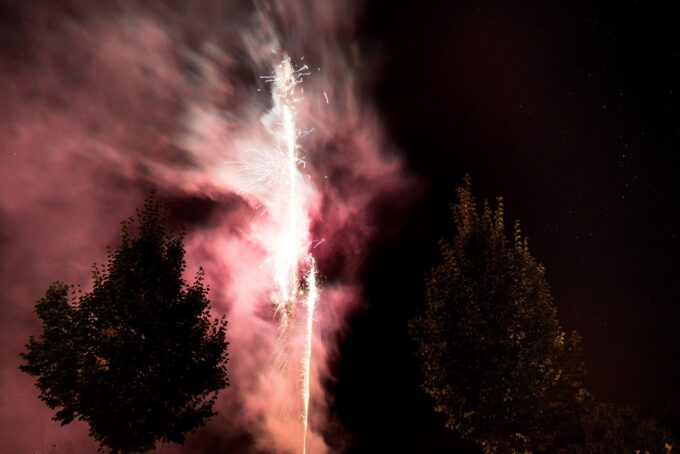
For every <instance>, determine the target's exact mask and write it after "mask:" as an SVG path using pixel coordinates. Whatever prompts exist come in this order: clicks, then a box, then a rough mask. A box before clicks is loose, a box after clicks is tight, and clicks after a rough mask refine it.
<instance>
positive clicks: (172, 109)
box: [0, 0, 415, 454]
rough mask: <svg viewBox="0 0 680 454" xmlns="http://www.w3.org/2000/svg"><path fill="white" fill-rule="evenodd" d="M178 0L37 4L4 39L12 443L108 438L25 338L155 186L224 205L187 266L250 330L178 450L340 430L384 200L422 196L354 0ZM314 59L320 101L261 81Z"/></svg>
mask: <svg viewBox="0 0 680 454" xmlns="http://www.w3.org/2000/svg"><path fill="white" fill-rule="evenodd" d="M180 3H181V5H182V6H181V8H180V7H179V6H177V7H175V8H172V7H170V6H168V5H169V4H170V3H163V5H164V6H161V4H157V3H156V2H151V3H149V5H145V4H142V3H140V2H134V1H129V2H128V1H124V0H121V1H117V2H96V1H87V0H63V1H60V2H42V3H40V4H34V3H31V4H30V5H29V6H25V7H24V6H22V5H24V3H22V2H18V3H16V5H17V6H16V9H17V11H18V12H17V14H18V15H19V16H20V17H18V18H17V19H16V21H15V22H16V23H19V24H24V25H22V27H24V28H23V29H21V30H18V31H17V30H12V29H10V30H2V31H0V33H5V34H7V33H12V34H15V35H16V36H13V39H10V40H7V41H3V42H8V43H10V44H9V45H8V46H5V47H4V48H3V49H1V50H0V51H2V52H5V53H6V55H3V58H0V96H2V99H3V102H2V103H0V122H2V124H1V125H0V142H1V143H2V144H3V156H2V159H3V164H2V165H0V248H2V254H0V256H1V257H2V259H1V260H2V262H1V263H0V265H2V266H1V268H0V300H1V301H2V304H1V305H0V311H1V313H0V324H1V325H0V333H2V334H1V336H2V339H1V342H0V345H1V347H0V348H1V349H2V351H1V355H2V356H1V360H2V364H3V366H4V367H3V368H2V370H1V372H2V375H1V378H0V380H1V383H0V385H1V386H2V389H3V399H0V452H50V450H51V449H52V444H56V445H57V449H56V451H55V452H69V453H74V454H80V453H88V452H93V450H94V445H93V442H92V441H91V440H89V438H88V437H87V430H86V427H84V425H83V424H79V423H74V424H70V425H68V426H65V427H60V426H59V425H58V424H56V423H54V422H52V421H50V418H51V416H52V414H51V412H50V411H49V410H48V409H47V408H46V407H45V406H44V404H42V403H41V402H40V401H38V399H37V391H36V390H35V388H34V387H33V383H32V381H31V379H30V377H28V376H24V375H22V374H20V372H19V371H18V369H17V366H18V361H19V359H18V352H19V351H20V350H21V349H22V345H23V344H24V343H25V342H26V340H27V339H28V336H29V334H35V333H37V330H38V329H39V323H38V321H37V320H36V318H35V315H34V314H33V313H32V309H33V304H34V303H35V301H36V300H37V299H39V298H40V297H41V296H42V295H43V293H44V291H45V290H46V289H47V287H48V285H49V283H50V282H51V281H53V280H57V279H59V280H63V281H66V282H70V283H82V284H85V283H86V282H88V280H89V270H90V266H91V264H92V263H93V262H95V261H98V262H100V263H101V262H103V261H105V259H106V258H105V250H104V246H105V245H106V244H111V245H115V241H116V238H117V234H118V233H117V230H118V226H119V224H118V223H119V221H120V220H121V219H123V218H124V217H126V216H128V215H129V214H130V213H132V212H133V211H134V208H135V207H137V206H139V205H140V204H141V203H142V201H143V199H144V197H145V195H146V193H147V191H148V189H149V188H151V187H155V188H158V190H159V195H160V196H161V197H164V198H166V199H167V200H169V201H177V204H178V205H179V206H180V208H181V209H180V211H182V209H184V210H185V211H186V206H185V205H187V204H188V203H189V202H190V201H192V200H198V201H200V202H201V203H202V205H199V206H200V207H204V206H208V207H210V208H209V209H206V210H204V211H201V212H200V215H194V216H193V217H190V219H189V224H188V225H187V235H186V239H185V245H186V249H187V261H188V267H187V270H188V272H189V273H192V272H193V271H195V270H196V269H197V268H198V266H204V267H205V269H206V273H207V275H206V279H207V281H208V283H209V284H210V288H211V291H210V298H211V300H212V301H213V307H214V310H215V312H216V313H218V314H220V313H224V314H226V315H227V318H228V320H229V330H228V338H229V339H228V340H229V341H230V342H231V345H230V356H231V361H230V362H229V367H228V369H229V376H230V381H231V387H230V388H228V389H226V390H225V391H224V392H222V393H221V394H220V396H219V399H218V402H217V410H218V411H219V412H220V414H219V415H218V416H216V417H215V418H213V419H212V420H211V421H210V422H209V424H208V426H207V427H205V428H203V429H201V430H199V431H197V432H196V433H195V434H193V435H191V436H190V437H188V439H187V441H186V446H185V447H178V446H163V447H162V452H173V453H174V452H198V453H200V452H243V453H248V452H281V453H288V452H299V451H300V450H301V444H302V442H301V440H303V438H304V437H305V436H306V439H304V446H306V450H307V452H308V453H310V454H322V453H324V452H328V451H329V450H331V449H332V447H337V446H339V444H340V443H341V440H340V438H341V437H338V436H337V432H338V430H339V429H338V427H337V424H336V423H335V422H334V421H333V418H332V415H329V414H328V406H329V404H330V401H329V399H330V397H329V396H328V395H327V393H326V392H325V386H324V383H325V382H326V381H327V380H332V375H331V371H330V368H329V367H330V366H329V365H330V362H331V361H332V360H334V359H335V356H336V354H337V351H336V345H335V342H336V339H337V335H338V334H339V333H342V331H343V329H344V328H345V327H344V323H345V320H346V318H347V315H348V314H349V313H350V312H351V311H352V310H353V309H354V308H355V307H357V306H358V305H360V304H362V295H361V285H360V282H359V273H360V271H361V267H362V264H363V262H364V260H365V254H366V250H367V248H368V245H369V241H370V240H371V239H373V238H375V237H376V236H377V234H378V228H379V225H378V224H377V221H376V219H375V214H374V211H376V210H379V209H380V207H381V206H384V205H385V204H390V203H392V202H390V201H392V200H396V201H398V203H399V204H400V205H402V204H405V203H407V202H408V198H407V197H406V196H405V194H410V195H413V194H415V191H413V186H412V183H411V182H410V180H409V179H408V178H405V177H404V175H403V173H402V170H401V165H400V162H399V160H398V159H397V158H395V157H394V154H393V153H392V147H390V146H389V144H388V143H387V142H386V141H385V140H384V139H383V135H382V132H381V127H380V122H379V119H378V118H377V116H376V115H375V113H374V112H373V109H372V107H371V106H370V103H368V102H367V101H366V100H365V99H364V97H363V96H361V94H360V93H361V89H362V87H361V81H360V80H358V79H357V75H358V74H370V67H364V68H361V70H359V65H360V64H361V59H360V58H359V56H358V53H357V51H356V49H355V47H354V44H353V40H354V38H353V36H354V30H353V23H354V22H355V21H354V17H355V11H354V5H353V3H352V2H350V1H342V0H298V1H271V2H263V3H261V4H260V5H259V6H258V7H257V8H254V9H253V8H252V7H251V6H250V5H249V2H246V1H243V2H238V1H233V2H225V1H223V0H219V1H218V0H200V1H196V2H178V5H179V4H180ZM3 36H4V35H3ZM13 46H14V47H16V48H17V49H14V50H15V51H16V52H14V53H12V51H13ZM22 46H23V47H22ZM272 49H274V52H272ZM284 49H285V51H286V52H287V53H288V55H290V56H291V58H290V59H289V58H288V57H285V55H284ZM302 56H304V57H305V59H304V61H303V60H301V59H302ZM286 62H288V63H286ZM281 65H283V66H281ZM286 65H290V66H289V67H288V68H286ZM304 66H307V67H308V68H307V69H305V70H303V72H305V73H307V72H308V73H309V75H308V76H305V81H304V100H303V101H299V102H298V101H297V100H298V98H301V97H303V93H302V92H301V90H302V88H303V87H302V86H301V85H299V84H296V85H295V87H294V88H295V90H296V92H295V94H294V95H293V94H289V93H287V92H286V91H285V90H283V91H282V90H281V89H282V87H277V85H276V83H275V82H272V81H271V80H268V79H260V76H261V75H266V74H270V71H271V69H272V68H278V69H275V72H274V74H273V75H276V71H277V70H278V71H279V72H283V73H285V72H286V71H290V72H291V73H294V72H295V71H294V70H295V68H297V69H300V68H303V67H304ZM298 75H300V74H298ZM298 90H299V91H298ZM284 105H287V106H288V110H289V112H288V114H284V112H285V109H283V108H282V107H283V106H284ZM287 117H288V118H289V119H290V120H291V122H292V121H293V120H294V121H295V122H296V124H298V125H303V126H290V123H289V126H290V127H287V126H286V118H287ZM298 128H301V129H302V130H298ZM286 129H287V130H288V132H289V133H290V134H287V133H285V132H284V133H283V136H284V137H287V138H285V139H283V140H277V139H276V137H277V136H278V135H279V134H280V133H281V132H282V131H285V130H286ZM311 130H313V132H311V133H309V134H307V133H308V132H310V131H311ZM277 131H278V132H277ZM291 138H292V140H291ZM291 143H293V145H292V146H291ZM293 156H294V157H295V161H294V162H293V159H291V158H292V157H293ZM293 180H295V183H293ZM286 188H288V189H287V190H286ZM286 200H287V201H288V202H286ZM293 200H295V202H291V201H293ZM188 201H189V202H188ZM182 207H184V208H182ZM282 244H283V245H284V246H283V247H281V245H282ZM314 246H318V247H314ZM310 251H313V253H314V259H311V258H309V259H308V258H307V257H308V253H309V252H310ZM315 270H316V271H315ZM317 272H318V277H319V280H321V281H323V290H322V291H320V292H319V293H317V292H315V291H314V290H313V289H314V288H315V285H316V280H317ZM188 277H189V278H191V276H188ZM300 291H303V294H299V292H300ZM272 302H274V303H276V304H278V305H279V310H273V308H272ZM274 309H275V308H274ZM293 311H295V315H298V316H297V317H295V316H291V312H293ZM283 318H288V321H287V322H286V323H282V319H283ZM286 324H287V326H288V327H287V328H286V329H282V326H284V325H286ZM312 331H313V332H314V336H313V337H312V336H311V333H312ZM282 333H287V334H282ZM302 384H306V385H305V386H301V385H302ZM243 434H249V435H248V436H245V435H243ZM329 443H330V444H331V445H333V446H331V447H329Z"/></svg>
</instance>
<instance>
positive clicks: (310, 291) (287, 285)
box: [230, 57, 319, 454]
mask: <svg viewBox="0 0 680 454" xmlns="http://www.w3.org/2000/svg"><path fill="white" fill-rule="evenodd" d="M307 69H308V68H307V66H302V67H300V68H298V69H295V68H294V67H293V64H292V63H291V60H290V58H288V57H286V58H284V59H283V61H282V62H281V63H279V64H278V65H277V66H276V67H275V68H274V72H273V74H272V75H271V76H264V77H263V79H264V80H265V81H267V82H269V83H271V84H272V101H273V107H272V109H271V111H270V112H269V113H268V114H267V115H265V117H264V118H263V122H264V123H265V125H268V129H269V131H270V134H271V136H272V138H273V142H275V144H274V147H273V149H270V150H264V151H258V150H249V152H248V157H249V158H250V159H249V160H247V161H245V162H243V161H242V162H231V163H230V164H234V165H235V166H236V167H237V168H238V170H239V171H240V173H241V178H242V179H243V182H242V183H243V184H242V188H243V192H251V193H256V194H260V195H262V194H269V200H268V201H267V202H268V203H265V205H267V204H269V206H270V207H272V209H271V210H270V211H271V212H272V213H270V214H271V215H272V216H273V217H274V218H275V219H273V222H274V223H275V224H276V225H277V231H276V233H275V235H274V236H275V238H274V241H272V243H273V244H274V246H273V247H272V251H271V254H270V255H271V256H270V259H271V263H272V266H273V287H274V290H273V294H272V303H273V306H274V312H275V315H276V319H277V321H278V329H279V341H278V342H279V345H278V347H277V350H278V351H277V352H276V358H275V364H276V366H277V367H278V368H280V369H282V370H285V369H287V368H289V367H291V366H292V367H295V370H297V371H298V372H299V373H298V372H295V373H293V374H291V375H293V376H295V377H299V378H296V379H295V385H294V386H295V387H296V388H298V395H299V397H298V398H299V399H300V401H299V404H298V405H299V408H301V410H300V420H301V422H300V423H301V432H302V436H301V441H300V452H301V453H302V454H306V452H307V435H308V426H309V401H310V372H311V362H312V347H313V324H314V311H315V306H316V303H317V301H318V299H319V289H318V287H317V277H316V262H315V260H314V258H313V257H312V255H311V253H309V250H310V247H311V244H310V242H309V239H308V237H309V219H308V212H307V203H308V201H307V199H306V197H308V194H309V191H308V190H306V189H307V186H306V185H309V183H308V181H307V180H306V179H305V178H303V175H302V173H301V172H300V167H301V166H303V165H304V161H303V160H302V158H301V156H300V153H299V145H298V139H299V138H300V137H302V136H303V135H306V134H307V133H308V132H301V131H300V130H299V129H298V128H297V126H296V113H297V110H296V104H297V103H299V102H300V101H301V100H302V90H301V88H299V87H298V85H299V84H300V82H301V80H302V77H303V76H305V75H308V72H306V71H307ZM296 339H297V341H298V342H299V344H301V345H299V348H291V341H292V340H296ZM295 345H298V344H295ZM297 355H300V356H301V357H300V358H299V360H298V359H295V358H290V356H297ZM296 364H297V365H299V366H295V365H296ZM297 367H299V370H298V369H297Z"/></svg>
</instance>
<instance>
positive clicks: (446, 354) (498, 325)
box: [410, 177, 587, 452]
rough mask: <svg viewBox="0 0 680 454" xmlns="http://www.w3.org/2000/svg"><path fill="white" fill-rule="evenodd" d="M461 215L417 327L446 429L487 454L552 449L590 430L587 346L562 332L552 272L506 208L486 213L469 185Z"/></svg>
mask: <svg viewBox="0 0 680 454" xmlns="http://www.w3.org/2000/svg"><path fill="white" fill-rule="evenodd" d="M457 194H458V202H457V203H455V204H454V205H453V207H452V209H453V217H454V221H455V225H456V228H457V234H456V235H455V237H454V238H453V240H452V241H450V242H445V241H442V242H441V254H442V260H443V261H442V263H441V264H439V265H437V266H435V267H433V268H432V270H431V272H430V274H429V276H428V277H427V282H426V292H427V293H426V296H427V298H426V307H425V308H424V310H423V311H422V312H421V313H419V314H418V315H417V316H416V317H415V318H414V319H413V320H412V321H411V323H410V330H411V333H412V336H413V338H414V339H415V341H416V344H417V356H418V358H419V360H420V364H421V368H422V372H423V375H424V382H423V383H422V388H423V389H424V391H425V392H426V393H427V394H429V395H430V396H431V398H432V399H433V400H434V408H435V410H436V411H439V412H441V413H443V414H444V415H446V417H447V423H446V425H447V427H449V428H451V429H454V430H457V431H458V432H460V433H461V434H462V435H463V436H464V437H466V438H469V439H472V440H474V441H476V442H477V443H479V444H480V445H481V446H483V447H484V450H485V451H486V452H511V451H513V450H516V451H518V452H524V451H525V450H531V451H534V452H540V451H549V450H551V449H552V448H553V447H555V446H562V445H564V444H565V443H566V440H563V439H562V438H563V437H564V436H566V435H565V434H569V437H574V436H575V435H576V436H577V437H578V434H579V433H580V432H581V424H580V410H579V409H580V407H581V402H582V401H583V399H584V398H585V397H586V396H587V393H586V392H585V391H584V390H583V389H582V385H581V380H582V376H583V374H584V368H583V364H582V361H581V355H580V344H579V338H578V336H577V335H576V334H575V333H572V334H571V335H568V334H566V333H565V332H564V331H563V330H562V328H561V327H560V325H559V323H558V320H557V315H556V309H555V305H554V304H553V300H552V297H551V294H550V288H549V285H548V283H547V281H546V279H545V271H544V268H543V267H542V266H541V265H540V264H538V263H537V262H536V260H535V259H534V258H533V257H532V256H531V255H530V253H529V249H528V245H527V240H526V239H524V238H522V235H521V231H520V228H519V224H518V223H516V224H515V228H514V238H513V241H511V242H509V241H508V240H507V238H506V233H505V225H504V218H503V202H502V199H501V198H499V199H498V205H497V207H496V209H495V210H493V209H492V208H491V207H490V206H489V204H488V203H487V202H485V203H484V206H483V208H482V210H481V213H480V210H478V208H477V206H476V202H475V199H474V197H473V196H472V191H471V184H470V179H469V177H466V179H465V185H464V187H461V188H458V190H457Z"/></svg>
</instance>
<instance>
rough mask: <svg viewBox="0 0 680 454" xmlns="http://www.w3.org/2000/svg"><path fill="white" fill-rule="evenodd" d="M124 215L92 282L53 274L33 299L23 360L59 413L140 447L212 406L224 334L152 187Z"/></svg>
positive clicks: (181, 431)
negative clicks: (35, 329) (84, 288)
mask: <svg viewBox="0 0 680 454" xmlns="http://www.w3.org/2000/svg"><path fill="white" fill-rule="evenodd" d="M122 224H123V226H122V241H121V244H120V246H119V247H118V248H117V249H115V250H113V251H110V252H109V259H108V263H107V264H106V265H105V266H100V267H98V266H95V268H94V271H93V280H94V285H93V289H92V291H91V292H89V293H82V292H79V293H75V292H70V291H69V287H68V286H67V285H65V284H62V283H59V282H56V283H54V284H52V286H51V287H50V288H49V289H48V291H47V293H46V295H45V297H44V298H42V299H41V300H40V301H39V302H38V303H37V305H36V313H37V314H38V317H39V318H40V319H41V320H42V322H43V332H42V334H41V335H40V336H39V337H38V338H34V337H31V339H30V341H29V343H28V344H27V346H26V348H27V351H26V352H25V353H22V354H21V357H22V359H23V360H24V361H25V363H24V364H22V365H21V366H20V368H21V370H22V371H24V372H26V373H28V374H30V375H33V376H35V377H37V383H36V386H37V387H38V389H39V390H40V398H41V399H42V400H43V401H44V402H45V403H46V404H47V405H48V406H49V407H50V408H52V409H58V411H57V413H56V415H55V416H54V419H55V420H57V421H60V422H61V423H62V425H64V424H68V423H70V422H71V421H73V420H74V419H79V420H82V421H85V422H86V423H88V424H89V427H90V435H91V436H92V437H93V438H94V439H95V440H97V441H98V442H99V445H100V449H105V448H108V449H110V450H111V451H112V452H136V451H145V450H149V449H152V448H153V447H154V445H155V444H156V442H157V441H164V442H175V443H182V442H183V441H184V437H185V434H186V433H187V432H190V431H192V430H194V429H196V428H198V427H200V426H202V425H203V424H205V422H206V421H207V420H208V419H209V418H210V417H211V416H213V415H215V414H216V413H215V412H214V411H213V405H214V403H215V400H216V398H217V393H218V392H219V390H221V389H223V388H224V387H225V386H228V380H227V375H226V362H227V345H228V343H227V342H226V339H225V334H226V321H225V320H224V319H217V320H212V319H211V317H210V314H209V309H210V306H209V304H210V302H209V300H208V297H207V293H208V289H207V288H206V287H205V286H204V284H203V271H202V270H200V271H199V273H198V275H197V277H196V280H195V282H194V283H193V284H192V285H188V284H187V283H186V282H185V280H184V279H183V278H182V274H183V272H184V270H185V267H186V265H185V261H184V246H183V241H182V236H181V235H173V234H170V233H168V232H166V229H165V214H164V211H163V210H162V209H161V207H160V206H159V204H158V203H157V202H156V201H154V199H153V196H151V197H149V198H148V199H147V201H146V203H145V205H144V208H143V209H142V210H138V211H137V216H136V219H133V218H131V219H128V220H127V221H124V222H123V223H122ZM69 293H71V296H70V297H69Z"/></svg>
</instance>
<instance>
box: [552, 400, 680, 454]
mask: <svg viewBox="0 0 680 454" xmlns="http://www.w3.org/2000/svg"><path fill="white" fill-rule="evenodd" d="M588 407H589V408H588V410H587V411H584V414H583V428H584V435H585V439H584V441H583V443H582V444H580V445H578V446H575V447H572V448H570V449H568V450H565V451H564V452H565V453H566V452H569V453H583V454H618V453H631V454H633V453H670V452H671V451H672V448H673V443H674V440H673V437H672V435H671V434H670V433H668V432H666V431H664V430H663V429H662V428H660V427H659V426H658V425H657V424H656V422H654V421H652V420H645V419H642V418H640V417H639V416H638V415H637V414H636V413H635V412H634V411H633V410H632V409H630V408H622V407H617V406H615V405H612V404H608V403H597V404H593V405H592V406H588Z"/></svg>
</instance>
